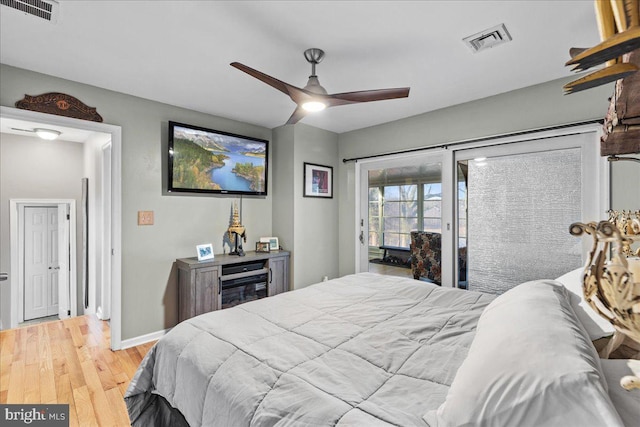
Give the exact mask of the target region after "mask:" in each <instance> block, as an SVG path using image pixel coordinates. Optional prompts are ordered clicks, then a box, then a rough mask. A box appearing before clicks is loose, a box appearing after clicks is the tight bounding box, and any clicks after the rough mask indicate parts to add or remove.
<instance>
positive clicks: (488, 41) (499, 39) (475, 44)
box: [462, 24, 511, 53]
mask: <svg viewBox="0 0 640 427" xmlns="http://www.w3.org/2000/svg"><path fill="white" fill-rule="evenodd" d="M462 41H464V42H465V44H466V45H467V46H469V48H470V49H471V50H472V51H473V53H476V52H480V51H483V50H485V49H489V48H492V47H494V46H498V45H501V44H503V43H507V42H510V41H511V35H510V34H509V32H508V31H507V27H505V26H504V24H500V25H496V26H495V27H492V28H488V29H486V30H484V31H481V32H479V33H477V34H474V35H472V36H469V37H465V38H463V39H462Z"/></svg>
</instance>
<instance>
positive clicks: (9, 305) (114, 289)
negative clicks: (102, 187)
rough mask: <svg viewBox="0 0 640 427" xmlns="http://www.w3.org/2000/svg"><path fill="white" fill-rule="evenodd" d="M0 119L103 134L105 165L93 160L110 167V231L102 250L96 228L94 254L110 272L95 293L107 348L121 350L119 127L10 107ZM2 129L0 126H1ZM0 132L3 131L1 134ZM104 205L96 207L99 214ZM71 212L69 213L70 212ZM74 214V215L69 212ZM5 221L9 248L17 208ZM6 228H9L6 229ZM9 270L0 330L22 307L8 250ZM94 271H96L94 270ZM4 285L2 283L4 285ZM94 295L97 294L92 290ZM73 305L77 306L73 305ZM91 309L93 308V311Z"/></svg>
mask: <svg viewBox="0 0 640 427" xmlns="http://www.w3.org/2000/svg"><path fill="white" fill-rule="evenodd" d="M0 120H1V121H2V122H6V121H12V123H15V122H19V125H18V126H15V127H17V128H22V129H29V128H34V127H42V126H39V125H44V127H46V128H47V127H49V128H53V129H57V130H62V131H63V135H64V134H65V133H67V132H68V134H69V135H75V134H77V133H86V134H90V135H104V136H106V137H107V139H108V140H109V141H110V149H109V150H107V151H106V153H107V154H106V155H109V156H110V159H109V161H108V162H105V161H104V160H103V159H102V158H100V157H97V159H98V162H99V163H100V162H102V163H103V164H104V163H107V164H109V165H110V168H111V169H110V173H109V174H108V177H109V179H110V182H109V185H107V186H106V188H110V190H109V191H110V195H111V197H110V203H109V206H110V215H109V217H110V224H111V231H110V232H108V234H109V235H110V239H109V241H108V242H107V244H108V245H109V246H108V247H103V246H102V245H103V244H104V242H103V239H102V234H103V230H101V229H99V230H96V231H94V236H95V237H96V238H97V239H98V240H99V247H100V248H99V251H100V252H96V253H97V254H98V253H99V254H101V255H96V257H97V258H98V261H97V263H98V264H99V265H104V263H103V262H102V261H101V258H102V257H103V256H104V254H108V255H109V256H110V260H109V261H110V262H109V263H107V265H109V264H110V267H109V268H110V271H109V272H108V273H109V274H108V275H107V277H109V279H110V282H109V283H107V284H106V285H105V286H104V287H103V288H102V289H101V290H100V291H99V292H100V294H101V295H102V294H103V293H104V292H107V290H108V294H107V298H108V299H109V303H108V305H109V308H110V310H109V311H110V313H109V314H110V315H109V318H110V326H111V328H110V329H111V349H112V350H118V349H120V348H121V301H120V299H121V214H120V209H121V188H122V185H121V128H120V127H119V126H113V125H108V124H103V123H96V122H90V121H85V120H78V119H71V118H67V117H61V116H55V115H50V114H43V113H37V112H33V111H26V110H20V109H15V108H10V107H0ZM3 129H4V123H3ZM3 132H4V131H3ZM102 145H104V142H103V143H102V144H101V145H98V146H97V151H98V152H101V151H102V150H101V147H102ZM103 208H104V206H100V207H99V209H100V211H102V209H103ZM72 211H73V210H72ZM72 213H74V212H72ZM10 217H11V218H9V222H10V224H11V227H10V234H11V236H10V237H11V238H10V240H11V247H17V245H18V235H19V233H18V229H17V226H15V225H16V224H17V222H18V209H17V207H15V208H14V209H12V210H11V212H10ZM8 228H9V227H8ZM10 252H11V253H10V258H11V262H10V269H9V268H7V267H8V266H2V268H0V270H2V271H6V270H9V275H8V278H9V283H8V284H7V285H5V286H4V287H3V288H1V289H0V293H1V298H0V299H1V300H2V302H1V303H0V305H1V310H0V316H1V319H0V327H3V328H14V327H16V326H17V324H18V318H19V311H22V316H24V310H23V309H24V307H22V308H21V304H20V301H19V300H20V293H21V291H20V286H19V280H17V279H18V277H17V276H18V274H19V272H20V268H19V267H18V265H19V263H18V253H19V252H20V251H10ZM74 271H75V270H74ZM94 271H98V269H97V268H96V269H94ZM100 276H101V277H104V276H105V272H104V271H102V272H101V273H100ZM4 283H6V282H4ZM94 292H96V293H97V292H98V291H97V290H95V291H94ZM74 295H75V294H73V293H72V295H70V297H69V300H70V301H69V302H70V303H71V304H70V305H73V298H74ZM76 306H77V304H76ZM94 309H95V308H94ZM72 314H73V311H72Z"/></svg>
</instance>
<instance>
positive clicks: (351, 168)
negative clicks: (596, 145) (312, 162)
mask: <svg viewBox="0 0 640 427" xmlns="http://www.w3.org/2000/svg"><path fill="white" fill-rule="evenodd" d="M574 78H575V77H571V78H567V79H561V80H556V81H552V82H547V83H544V84H540V85H536V86H531V87H526V88H523V89H519V90H515V91H512V92H507V93H504V94H500V95H496V96H492V97H489V98H484V99H480V100H477V101H473V102H469V103H465V104H460V105H455V106H453V107H449V108H444V109H441V110H437V111H433V112H429V113H425V114H421V115H418V116H414V117H409V118H406V119H403V120H398V121H395V122H391V123H386V124H383V125H379V126H374V127H370V128H366V129H361V130H356V131H352V132H348V133H344V134H341V135H340V136H339V138H338V139H339V144H338V146H339V158H340V159H341V160H342V159H343V158H352V157H358V156H365V155H370V154H380V153H388V152H392V151H395V150H402V149H409V148H416V147H425V146H430V145H438V144H442V143H447V142H456V141H462V140H466V139H472V138H478V137H484V136H492V135H499V134H504V133H509V132H516V131H522V130H529V129H536V128H543V127H549V126H554V125H561V124H566V123H573V122H580V121H585V120H590V119H602V118H603V117H604V115H605V114H606V112H607V107H608V105H609V101H608V97H609V96H611V93H612V90H613V89H612V86H611V85H605V86H600V87H598V88H594V89H591V90H587V91H583V92H578V93H575V94H573V95H569V96H565V95H563V94H562V86H563V85H564V84H565V83H567V82H568V81H570V80H572V79H574ZM614 167H617V165H614ZM338 173H339V182H340V187H341V188H343V189H344V191H343V192H341V195H340V210H339V221H338V222H339V224H340V229H339V236H340V240H339V243H338V247H339V250H340V268H339V273H340V275H345V274H349V273H353V272H354V271H355V256H356V250H355V249H356V248H355V239H356V235H355V234H356V232H357V230H355V229H354V227H353V224H354V218H355V202H356V201H355V197H354V192H355V164H354V163H346V164H343V163H342V162H340V167H339V171H338ZM636 182H637V181H636ZM614 185H617V183H614ZM622 191H623V194H626V193H627V192H628V191H633V190H629V189H627V190H622ZM636 191H637V190H636ZM619 197H621V198H626V195H620V196H619ZM636 206H638V205H637V204H636Z"/></svg>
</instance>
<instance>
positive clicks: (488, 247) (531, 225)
mask: <svg viewBox="0 0 640 427" xmlns="http://www.w3.org/2000/svg"><path fill="white" fill-rule="evenodd" d="M594 139H595V138H594V133H583V134H575V135H566V136H558V137H554V138H550V139H545V140H536V141H529V142H523V143H517V144H509V145H502V146H496V147H484V148H478V149H473V150H463V151H459V152H458V153H456V166H457V171H458V182H459V183H460V184H461V185H464V186H465V187H466V192H465V193H464V195H462V193H461V197H460V198H459V204H458V206H460V208H459V213H460V215H458V224H459V226H458V233H459V237H460V238H459V239H458V241H459V250H460V251H461V253H464V257H461V259H462V262H464V264H465V266H464V267H465V268H464V269H463V271H464V274H465V276H466V277H465V278H466V281H462V280H460V281H459V286H460V287H465V288H468V289H470V290H477V291H482V292H488V293H495V294H500V293H503V292H505V291H506V290H508V289H510V288H512V287H514V286H516V285H518V284H520V283H523V282H526V281H529V280H535V279H543V278H546V279H554V278H556V277H559V276H561V275H562V274H564V273H566V272H568V271H570V270H573V269H576V268H578V267H580V266H582V265H583V257H582V255H583V249H582V244H581V240H580V239H576V238H575V237H573V236H571V235H570V234H569V232H568V230H569V225H570V224H571V223H573V222H576V221H582V220H583V219H585V220H587V219H589V220H591V219H597V218H600V217H601V216H602V215H603V214H604V212H600V213H599V212H598V208H597V203H596V202H597V201H596V200H595V198H596V193H597V188H598V181H597V180H595V179H594V178H595V177H597V176H598V173H597V168H598V167H597V164H593V160H591V162H590V160H589V159H594V157H597V154H595V155H594V153H593V151H594V148H595V147H597V144H595V141H594ZM589 163H591V165H589ZM465 282H466V283H465Z"/></svg>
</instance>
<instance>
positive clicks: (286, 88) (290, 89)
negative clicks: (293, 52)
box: [229, 62, 308, 104]
mask: <svg viewBox="0 0 640 427" xmlns="http://www.w3.org/2000/svg"><path fill="white" fill-rule="evenodd" d="M229 65H231V66H232V67H234V68H237V69H238V70H240V71H244V72H245V73H247V74H249V75H250V76H251V77H255V78H256V79H258V80H260V81H261V82H263V83H266V84H268V85H269V86H271V87H273V88H275V89H278V90H279V91H280V92H282V93H284V94H286V95H289V97H290V98H291V99H292V100H293V102H295V103H296V104H298V103H300V102H302V100H303V99H305V98H307V97H308V95H307V94H306V91H305V90H303V89H300V88H298V87H295V86H292V85H290V84H289V83H285V82H283V81H282V80H278V79H276V78H275V77H271V76H269V75H267V74H265V73H262V72H260V71H258V70H254V69H253V68H251V67H247V66H246V65H244V64H241V63H239V62H232V63H231V64H229Z"/></svg>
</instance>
